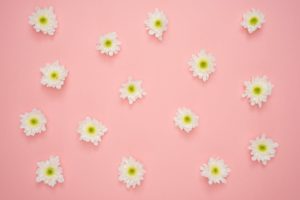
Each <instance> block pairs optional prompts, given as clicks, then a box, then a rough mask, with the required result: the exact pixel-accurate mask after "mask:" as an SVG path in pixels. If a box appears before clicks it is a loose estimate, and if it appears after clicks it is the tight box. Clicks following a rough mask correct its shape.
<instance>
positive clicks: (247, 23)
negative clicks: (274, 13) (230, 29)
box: [241, 9, 265, 33]
mask: <svg viewBox="0 0 300 200" xmlns="http://www.w3.org/2000/svg"><path fill="white" fill-rule="evenodd" d="M264 23H265V16H264V14H263V13H262V12H260V11H259V10H256V9H251V10H249V11H248V12H246V13H245V14H244V15H243V21H242V22H241V25H242V27H244V28H245V29H247V30H248V32H249V33H253V32H254V31H256V30H257V29H259V28H261V27H262V25H263V24H264Z"/></svg>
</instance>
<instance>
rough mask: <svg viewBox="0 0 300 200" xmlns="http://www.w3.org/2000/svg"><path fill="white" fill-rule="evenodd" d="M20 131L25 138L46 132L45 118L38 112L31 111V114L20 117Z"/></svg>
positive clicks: (36, 110) (35, 110)
mask: <svg viewBox="0 0 300 200" xmlns="http://www.w3.org/2000/svg"><path fill="white" fill-rule="evenodd" d="M20 118H21V120H20V121H21V129H23V131H24V133H25V135H26V136H34V135H35V134H38V133H41V132H43V131H46V123H47V120H46V117H45V116H44V114H43V113H42V112H41V111H40V110H38V109H35V108H34V109H33V110H32V111H31V112H28V113H24V114H22V115H20Z"/></svg>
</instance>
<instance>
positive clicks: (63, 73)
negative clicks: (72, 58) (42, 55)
mask: <svg viewBox="0 0 300 200" xmlns="http://www.w3.org/2000/svg"><path fill="white" fill-rule="evenodd" d="M41 72H42V79H41V84H42V85H45V86H46V87H51V88H56V89H61V87H62V86H63V84H64V81H65V79H66V78H67V76H68V70H67V69H66V68H65V67H64V66H63V65H60V64H59V62H58V61H55V62H54V63H51V64H46V66H44V67H43V68H41Z"/></svg>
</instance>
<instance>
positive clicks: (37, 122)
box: [29, 117, 39, 126]
mask: <svg viewBox="0 0 300 200" xmlns="http://www.w3.org/2000/svg"><path fill="white" fill-rule="evenodd" d="M29 124H30V125H31V126H37V125H38V124H39V120H38V119H37V118H35V117H32V118H31V119H29Z"/></svg>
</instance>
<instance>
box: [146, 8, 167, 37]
mask: <svg viewBox="0 0 300 200" xmlns="http://www.w3.org/2000/svg"><path fill="white" fill-rule="evenodd" d="M145 25H146V29H147V31H148V34H149V35H153V36H155V37H156V38H157V39H159V40H162V39H163V33H164V32H165V31H166V30H167V28H168V19H167V17H166V15H165V14H164V13H163V12H162V11H160V10H158V9H155V10H154V11H153V12H151V13H149V14H148V19H147V20H146V21H145Z"/></svg>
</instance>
